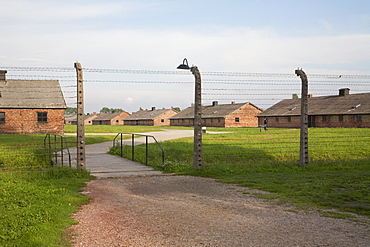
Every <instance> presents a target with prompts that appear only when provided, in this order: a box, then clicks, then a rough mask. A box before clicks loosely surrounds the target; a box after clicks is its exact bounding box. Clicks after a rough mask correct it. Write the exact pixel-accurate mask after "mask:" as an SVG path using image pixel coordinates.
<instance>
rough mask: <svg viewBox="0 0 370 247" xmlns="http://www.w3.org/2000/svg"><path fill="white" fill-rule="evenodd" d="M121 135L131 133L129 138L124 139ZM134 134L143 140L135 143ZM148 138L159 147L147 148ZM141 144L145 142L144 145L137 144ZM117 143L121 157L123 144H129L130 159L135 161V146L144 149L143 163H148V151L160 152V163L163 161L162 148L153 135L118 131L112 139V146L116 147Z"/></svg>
mask: <svg viewBox="0 0 370 247" xmlns="http://www.w3.org/2000/svg"><path fill="white" fill-rule="evenodd" d="M123 135H131V139H124V138H123ZM135 136H139V137H141V138H145V141H144V142H136V143H135ZM149 138H150V139H151V140H152V141H153V143H156V144H157V147H158V148H159V149H153V148H149V142H150V141H149ZM141 144H145V147H141V146H139V145H141ZM117 145H119V147H120V156H121V157H123V146H129V147H131V160H132V161H135V148H139V149H145V165H148V164H149V151H154V152H160V153H161V156H162V164H163V163H164V150H163V148H162V146H161V145H160V144H159V142H158V141H157V139H156V138H155V137H154V136H151V135H143V134H135V133H118V134H117V135H116V136H115V137H114V139H113V147H117Z"/></svg>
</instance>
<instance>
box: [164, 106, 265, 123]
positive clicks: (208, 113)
mask: <svg viewBox="0 0 370 247" xmlns="http://www.w3.org/2000/svg"><path fill="white" fill-rule="evenodd" d="M245 105H251V106H253V107H255V108H257V109H259V110H261V109H260V108H258V107H257V106H255V105H253V104H252V103H249V102H247V103H236V104H235V103H234V104H225V105H219V104H215V105H210V106H202V118H224V117H226V116H228V115H230V114H231V113H233V112H234V111H236V110H238V109H240V108H241V107H243V106H245ZM261 111H262V110H261ZM187 118H191V119H192V118H194V107H188V108H186V109H185V110H182V111H181V112H179V113H178V114H176V115H175V116H173V117H171V118H170V119H187Z"/></svg>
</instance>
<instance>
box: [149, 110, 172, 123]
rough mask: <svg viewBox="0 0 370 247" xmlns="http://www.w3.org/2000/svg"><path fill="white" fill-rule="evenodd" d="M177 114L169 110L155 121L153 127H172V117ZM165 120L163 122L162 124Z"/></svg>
mask: <svg viewBox="0 0 370 247" xmlns="http://www.w3.org/2000/svg"><path fill="white" fill-rule="evenodd" d="M176 114H177V112H176V111H174V110H169V111H167V112H165V113H164V114H162V115H160V116H159V117H157V118H155V119H154V122H153V125H154V126H170V117H172V116H174V115H176ZM162 120H163V122H162Z"/></svg>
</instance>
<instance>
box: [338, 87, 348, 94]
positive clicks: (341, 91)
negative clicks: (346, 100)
mask: <svg viewBox="0 0 370 247" xmlns="http://www.w3.org/2000/svg"><path fill="white" fill-rule="evenodd" d="M349 90H350V89H349V88H341V89H339V96H346V95H349Z"/></svg>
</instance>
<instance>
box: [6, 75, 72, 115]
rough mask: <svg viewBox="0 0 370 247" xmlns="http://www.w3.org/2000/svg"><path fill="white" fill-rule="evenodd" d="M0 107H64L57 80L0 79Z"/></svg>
mask: <svg viewBox="0 0 370 247" xmlns="http://www.w3.org/2000/svg"><path fill="white" fill-rule="evenodd" d="M0 108H27V109H30V108H36V109H40V108H43V109H46V108H47V109H58V108H60V109H65V108H66V103H65V101H64V97H63V93H62V90H61V89H60V85H59V82H58V81H57V80H5V81H0Z"/></svg>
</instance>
